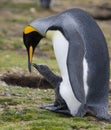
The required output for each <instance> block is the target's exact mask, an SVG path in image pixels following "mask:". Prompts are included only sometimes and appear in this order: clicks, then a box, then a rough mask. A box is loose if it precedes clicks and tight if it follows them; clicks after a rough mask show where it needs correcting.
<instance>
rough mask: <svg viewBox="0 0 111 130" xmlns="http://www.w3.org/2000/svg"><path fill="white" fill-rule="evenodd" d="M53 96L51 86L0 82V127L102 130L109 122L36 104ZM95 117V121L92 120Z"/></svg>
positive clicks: (33, 129) (110, 125) (38, 129)
mask: <svg viewBox="0 0 111 130" xmlns="http://www.w3.org/2000/svg"><path fill="white" fill-rule="evenodd" d="M53 100H54V92H53V90H50V89H47V90H40V89H36V90H34V89H30V88H21V87H15V86H6V87H4V86H0V130H15V129H16V130H44V129H45V130H73V129H76V130H81V129H82V130H85V129H88V130H101V129H102V130H105V129H111V124H110V123H105V122H99V121H97V120H96V119H95V118H93V117H90V116H89V117H88V116H86V117H84V118H74V117H70V116H66V115H62V114H58V113H53V112H50V111H47V110H42V109H40V108H39V105H41V104H49V103H52V102H53ZM95 121H96V123H95Z"/></svg>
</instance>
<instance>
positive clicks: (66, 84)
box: [47, 31, 81, 116]
mask: <svg viewBox="0 0 111 130" xmlns="http://www.w3.org/2000/svg"><path fill="white" fill-rule="evenodd" d="M49 34H50V35H48V34H47V36H48V37H49V38H50V39H51V40H52V42H53V47H54V52H55V56H56V59H57V62H58V65H59V68H60V73H61V76H62V79H63V81H62V82H61V84H60V94H61V96H62V98H63V99H64V100H65V102H66V104H67V106H68V108H69V110H70V113H71V114H72V115H73V116H75V114H76V113H77V112H78V109H79V107H80V105H81V103H80V102H79V101H78V100H77V99H76V97H75V95H74V93H73V90H72V87H71V84H70V81H69V75H68V70H67V63H66V62H67V54H68V47H69V43H68V41H67V40H66V38H65V37H64V36H63V34H62V33H61V32H60V31H50V32H49ZM50 36H51V37H50Z"/></svg>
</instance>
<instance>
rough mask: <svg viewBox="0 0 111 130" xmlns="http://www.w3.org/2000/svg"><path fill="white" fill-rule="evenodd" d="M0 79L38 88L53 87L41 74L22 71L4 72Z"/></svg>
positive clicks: (13, 83)
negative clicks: (23, 72)
mask: <svg viewBox="0 0 111 130" xmlns="http://www.w3.org/2000/svg"><path fill="white" fill-rule="evenodd" d="M0 79H1V81H3V82H5V83H6V84H8V85H14V86H21V87H29V88H39V89H49V88H50V89H52V88H53V87H52V86H51V84H49V82H47V81H46V79H44V78H43V77H41V76H38V75H35V74H33V75H29V74H22V73H19V72H17V73H11V74H10V73H4V74H3V75H2V76H1V78H0Z"/></svg>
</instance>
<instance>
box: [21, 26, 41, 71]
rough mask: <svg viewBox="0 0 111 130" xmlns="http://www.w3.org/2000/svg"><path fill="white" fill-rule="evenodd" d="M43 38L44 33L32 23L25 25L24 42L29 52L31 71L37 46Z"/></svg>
mask: <svg viewBox="0 0 111 130" xmlns="http://www.w3.org/2000/svg"><path fill="white" fill-rule="evenodd" d="M42 38H43V35H42V34H41V33H40V32H39V31H38V30H37V29H35V28H34V27H32V26H30V25H29V26H26V27H25V29H24V31H23V42H24V44H25V47H26V49H27V53H28V69H29V71H30V72H31V64H32V58H33V54H34V50H35V47H36V46H37V45H38V43H39V41H40V40H41V39H42Z"/></svg>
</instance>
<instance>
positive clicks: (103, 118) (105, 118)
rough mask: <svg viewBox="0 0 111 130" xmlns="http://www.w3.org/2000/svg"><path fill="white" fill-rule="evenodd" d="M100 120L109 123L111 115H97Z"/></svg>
mask: <svg viewBox="0 0 111 130" xmlns="http://www.w3.org/2000/svg"><path fill="white" fill-rule="evenodd" d="M96 117H97V118H98V120H100V121H107V122H111V116H110V115H108V114H107V115H104V116H100V115H97V116H96Z"/></svg>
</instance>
